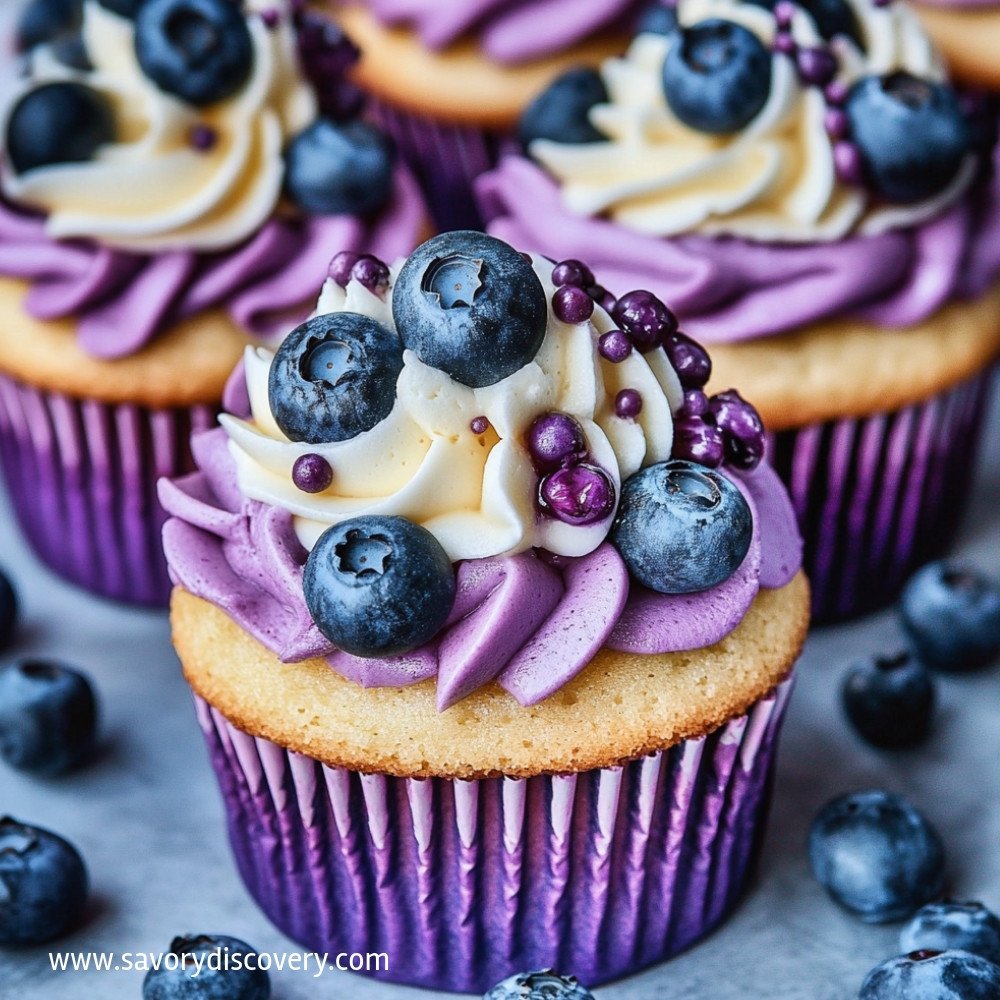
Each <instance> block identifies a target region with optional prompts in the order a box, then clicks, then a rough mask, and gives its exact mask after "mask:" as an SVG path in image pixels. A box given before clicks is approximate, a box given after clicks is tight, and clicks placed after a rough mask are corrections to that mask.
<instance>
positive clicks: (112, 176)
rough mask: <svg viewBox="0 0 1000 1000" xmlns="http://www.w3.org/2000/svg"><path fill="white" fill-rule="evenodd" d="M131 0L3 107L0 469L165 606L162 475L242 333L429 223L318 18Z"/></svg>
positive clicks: (55, 563) (77, 576)
mask: <svg viewBox="0 0 1000 1000" xmlns="http://www.w3.org/2000/svg"><path fill="white" fill-rule="evenodd" d="M136 6H137V5H136ZM128 7H129V5H127V4H124V5H123V4H122V3H115V4H111V3H110V2H108V3H106V4H104V5H102V4H101V3H98V2H96V0H90V2H88V3H86V4H85V5H84V6H83V9H82V23H81V31H80V36H79V38H78V39H76V41H75V42H74V43H73V44H68V43H67V41H66V38H65V37H62V36H60V37H58V38H56V39H53V41H52V42H51V43H44V42H43V43H42V44H40V45H38V46H36V47H35V48H34V49H32V51H31V52H30V54H29V56H28V57H27V65H26V72H25V74H24V75H23V77H22V78H21V79H20V80H19V81H18V84H17V86H16V88H15V93H13V94H12V95H10V99H9V100H8V101H6V102H5V103H6V113H5V116H4V119H3V122H2V130H0V137H2V141H3V145H4V149H3V161H2V169H0V185H2V192H3V198H2V199H0V309H2V311H3V314H4V323H3V327H2V329H0V458H2V462H3V468H4V474H5V477H6V480H7V484H8V486H9V489H10V493H11V496H12V498H13V501H14V507H15V510H16V512H17V515H18V517H19V519H20V521H21V523H22V526H23V527H24V530H25V532H26V534H27V535H28V538H29V539H30V540H31V542H32V544H33V545H34V546H35V548H36V550H37V552H38V554H39V555H40V556H41V557H42V559H44V560H45V561H46V562H47V563H48V564H49V565H50V566H52V567H53V568H54V569H56V570H57V571H58V572H59V573H61V574H62V575H64V576H66V577H67V578H69V579H70V580H73V581H75V582H77V583H79V584H81V585H83V586H84V587H86V588H88V589H90V590H92V591H95V592H96V593H99V594H103V595H106V596H109V597H114V598H118V599H122V600H129V601H135V602H140V603H149V604H162V603H165V601H166V599H167V595H168V593H169V580H168V578H167V573H166V565H165V563H164V561H163V558H162V552H161V551H160V546H159V532H160V528H161V527H162V522H163V515H162V511H161V510H160V508H159V506H158V504H157V502H156V496H155V483H156V480H157V479H158V478H159V477H160V476H162V475H176V474H180V473H181V472H183V471H184V470H186V469H189V468H191V467H192V464H191V457H190V450H189V444H188V442H189V439H190V434H191V431H192V429H199V428H205V427H209V426H211V425H212V424H213V423H214V417H215V413H216V412H217V410H218V407H219V404H220V401H221V396H222V389H223V386H224V384H225V380H226V378H227V377H228V374H229V373H230V372H231V370H232V367H233V365H234V364H235V363H236V361H237V360H238V359H239V357H240V356H241V354H242V352H243V348H244V346H245V345H246V343H247V342H248V339H249V338H250V337H252V336H264V335H267V334H269V333H272V332H274V331H275V330H279V329H287V324H288V322H289V319H293V321H297V320H298V319H301V318H304V317H305V316H306V315H308V312H309V310H310V308H311V302H310V298H311V294H310V292H309V291H308V288H309V287H310V285H311V284H312V282H313V281H314V280H315V277H314V276H315V274H316V273H317V270H319V269H322V268H323V267H324V266H325V263H326V261H327V260H328V259H329V257H330V254H331V253H332V252H333V251H335V250H337V249H350V248H352V247H355V248H359V247H363V246H364V247H371V248H372V249H373V250H374V251H376V252H380V253H384V254H387V255H395V254H399V253H405V252H407V250H409V249H411V248H412V247H413V246H414V245H415V244H416V243H417V242H419V239H420V234H421V228H422V226H423V224H424V223H423V218H424V210H423V207H422V202H421V199H420V196H419V193H418V192H417V190H416V186H415V183H414V182H413V181H412V179H410V178H409V177H408V176H407V175H406V174H404V173H403V171H402V170H401V169H400V168H399V167H397V166H396V165H395V163H394V157H393V153H392V148H391V144H390V143H389V141H388V140H387V139H386V138H385V137H383V136H382V135H380V134H379V133H377V132H376V131H375V130H374V129H372V128H371V127H369V126H364V125H361V124H359V123H358V122H356V121H346V120H343V118H344V115H345V114H346V113H347V112H348V111H349V110H353V109H351V108H349V107H347V106H346V105H345V102H344V99H343V98H344V97H345V91H344V82H343V72H344V70H345V68H346V64H347V63H349V61H350V59H351V58H352V55H353V52H354V50H353V48H352V47H351V46H349V45H348V44H346V43H345V42H344V40H343V38H342V36H341V35H340V34H339V32H338V31H336V30H335V29H333V28H332V27H330V26H328V25H327V26H324V25H325V22H321V21H318V20H316V18H315V17H313V16H312V15H305V14H301V13H299V14H293V12H292V6H291V5H288V4H285V3H281V4H273V3H267V4H264V3H250V4H246V5H244V8H243V9H242V10H241V9H239V8H237V7H235V6H234V5H233V4H231V3H228V2H226V0H150V2H148V3H146V4H144V5H143V6H142V8H141V10H140V11H139V13H138V14H137V15H135V19H134V20H133V18H132V17H129V16H126V8H128ZM41 27H42V28H44V27H45V25H44V24H43V25H42V26H41ZM51 27H52V30H53V31H57V30H58V28H59V26H58V24H55V25H52V26H51ZM33 30H34V35H32V36H31V38H32V40H35V41H37V36H38V33H39V31H40V29H39V27H38V26H37V25H36V26H35V28H34V29H33ZM42 34H44V32H42ZM23 35H24V33H23V32H22V37H23ZM333 116H337V117H338V118H339V119H340V120H337V121H335V120H334V117H333ZM360 266H361V268H362V269H364V267H366V266H367V265H366V264H364V263H363V264H362V265H360ZM368 277H369V279H370V280H372V281H374V280H378V276H377V275H376V274H374V273H370V274H369V276H368Z"/></svg>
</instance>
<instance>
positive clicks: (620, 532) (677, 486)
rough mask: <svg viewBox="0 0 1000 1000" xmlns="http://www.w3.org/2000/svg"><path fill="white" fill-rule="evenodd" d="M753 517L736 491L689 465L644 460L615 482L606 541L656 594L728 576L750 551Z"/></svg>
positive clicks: (713, 474) (710, 584)
mask: <svg viewBox="0 0 1000 1000" xmlns="http://www.w3.org/2000/svg"><path fill="white" fill-rule="evenodd" d="M752 536H753V515H752V514H751V512H750V507H749V505H748V504H747V502H746V500H745V499H744V497H743V494H742V493H741V492H740V491H739V489H738V488H737V487H736V486H734V485H733V483H732V482H731V481H730V480H729V479H727V478H726V477H725V476H723V475H721V474H720V473H718V472H716V471H714V470H711V469H707V468H704V467H702V466H699V465H696V464H694V463H692V462H685V461H671V462H664V463H661V464H659V465H651V466H649V467H648V468H645V469H642V470H641V471H640V472H637V473H635V475H633V476H631V477H630V478H629V479H627V480H626V481H625V483H624V484H623V485H622V497H621V503H620V504H619V506H618V516H617V517H616V518H615V523H614V527H613V528H612V530H611V541H612V544H613V545H614V546H615V548H617V549H618V552H619V553H620V554H621V557H622V558H623V559H624V560H625V564H626V565H627V566H628V568H629V572H630V573H631V574H632V576H633V577H634V578H635V579H636V580H638V581H639V583H641V584H642V585H643V586H645V587H648V588H649V589H650V590H655V591H657V592H658V593H661V594H690V593H696V592H697V591H700V590H708V589H709V588H710V587H714V586H716V585H717V584H719V583H722V581H723V580H727V579H729V577H731V576H732V575H733V573H735V572H736V570H737V569H738V568H739V566H740V564H741V563H742V562H743V560H744V559H745V558H746V554H747V552H748V551H749V550H750V543H751V540H752Z"/></svg>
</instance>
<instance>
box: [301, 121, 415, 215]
mask: <svg viewBox="0 0 1000 1000" xmlns="http://www.w3.org/2000/svg"><path fill="white" fill-rule="evenodd" d="M285 160H286V163H287V168H288V169H287V171H286V174H285V190H286V192H287V193H288V196H289V197H290V198H291V199H292V201H294V202H295V204H296V205H297V206H298V207H299V208H301V209H302V211H304V212H308V213H310V214H312V215H367V214H369V213H371V212H377V211H378V210H379V209H380V208H382V207H383V206H384V205H385V204H386V203H387V202H388V201H389V196H390V194H391V193H392V174H393V166H394V164H395V151H394V147H393V145H392V143H391V142H390V141H389V139H388V138H387V137H386V136H385V135H383V134H382V133H381V132H380V131H379V130H378V129H376V128H374V127H373V126H371V125H368V124H366V123H365V122H360V121H355V122H349V123H347V124H346V125H337V124H335V123H334V122H332V121H330V120H329V119H326V118H322V119H320V120H319V121H317V122H314V123H313V124H312V125H310V126H309V128H307V129H306V130H305V131H304V132H301V133H299V135H297V136H296V137H295V139H294V140H293V141H292V144H291V145H290V146H289V147H288V151H287V153H286V154H285Z"/></svg>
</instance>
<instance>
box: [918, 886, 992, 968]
mask: <svg viewBox="0 0 1000 1000" xmlns="http://www.w3.org/2000/svg"><path fill="white" fill-rule="evenodd" d="M899 947H900V950H901V951H903V952H911V951H955V950H957V951H969V952H972V954H973V955H979V956H981V957H982V958H985V959H986V960H987V961H990V962H993V963H995V964H996V965H1000V918H998V917H997V915H996V914H995V913H993V912H992V911H991V910H988V909H987V908H986V907H985V906H983V904H982V903H956V902H952V901H951V900H946V901H945V902H942V903H928V905H927V906H925V907H924V908H923V909H921V910H918V911H917V913H916V915H915V916H914V917H913V918H912V919H911V920H910V922H909V923H908V924H907V925H906V926H905V927H904V928H903V930H902V931H901V932H900V935H899Z"/></svg>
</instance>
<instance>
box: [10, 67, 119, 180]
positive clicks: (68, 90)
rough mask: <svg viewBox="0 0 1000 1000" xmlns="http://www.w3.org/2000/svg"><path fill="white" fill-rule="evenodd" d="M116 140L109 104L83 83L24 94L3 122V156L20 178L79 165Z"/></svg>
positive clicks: (46, 86) (65, 84) (59, 84)
mask: <svg viewBox="0 0 1000 1000" xmlns="http://www.w3.org/2000/svg"><path fill="white" fill-rule="evenodd" d="M114 138H115V116H114V112H113V110H112V108H111V105H110V103H109V102H108V100H107V99H106V98H105V97H104V96H103V95H102V94H100V93H98V92H97V91H96V90H92V89H91V88H90V87H87V86H85V85H84V84H82V83H73V82H70V81H66V82H63V83H49V84H45V85H44V86H42V87H38V88H36V89H35V90H29V91H28V92H27V93H26V94H25V95H24V96H23V97H22V98H21V99H20V100H19V101H18V102H17V104H15V105H14V108H13V110H12V111H11V114H10V118H9V120H8V122H7V156H8V158H9V160H10V163H11V166H12V167H13V168H14V170H15V171H16V172H17V173H19V174H22V173H26V172H28V171H30V170H37V169H38V168H39V167H48V166H52V165H54V164H57V163H83V162H86V161H87V160H90V159H92V158H93V156H94V154H95V153H96V152H97V150H98V149H100V148H101V146H104V145H106V144H107V143H109V142H113V141H114Z"/></svg>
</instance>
